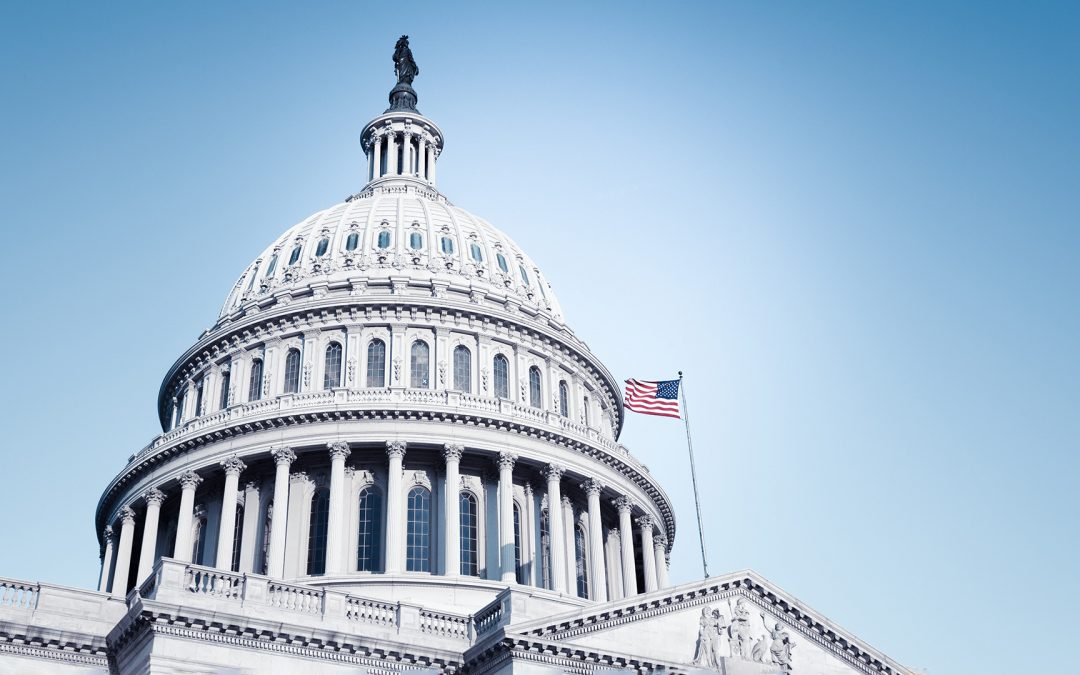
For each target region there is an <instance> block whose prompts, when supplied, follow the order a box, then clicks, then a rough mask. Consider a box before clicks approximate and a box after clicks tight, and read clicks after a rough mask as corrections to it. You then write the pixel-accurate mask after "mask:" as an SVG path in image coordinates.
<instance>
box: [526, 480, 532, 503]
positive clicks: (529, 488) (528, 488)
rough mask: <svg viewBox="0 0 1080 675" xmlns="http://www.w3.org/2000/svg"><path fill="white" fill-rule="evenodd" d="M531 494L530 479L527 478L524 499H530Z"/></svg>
mask: <svg viewBox="0 0 1080 675" xmlns="http://www.w3.org/2000/svg"><path fill="white" fill-rule="evenodd" d="M532 496H533V486H532V481H529V480H527V481H525V498H526V499H532Z"/></svg>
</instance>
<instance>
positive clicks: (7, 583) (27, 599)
mask: <svg viewBox="0 0 1080 675" xmlns="http://www.w3.org/2000/svg"><path fill="white" fill-rule="evenodd" d="M40 592H41V586H40V585H38V584H35V583H29V582H25V581H15V580H14V579H0V607H15V608H17V609H37V601H38V594H39V593H40Z"/></svg>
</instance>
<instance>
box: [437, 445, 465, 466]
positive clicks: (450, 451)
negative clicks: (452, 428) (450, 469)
mask: <svg viewBox="0 0 1080 675" xmlns="http://www.w3.org/2000/svg"><path fill="white" fill-rule="evenodd" d="M442 452H443V459H445V460H446V461H447V462H457V461H460V460H461V456H462V455H463V454H465V446H464V445H462V444H461V443H447V444H446V445H444V446H443V451H442Z"/></svg>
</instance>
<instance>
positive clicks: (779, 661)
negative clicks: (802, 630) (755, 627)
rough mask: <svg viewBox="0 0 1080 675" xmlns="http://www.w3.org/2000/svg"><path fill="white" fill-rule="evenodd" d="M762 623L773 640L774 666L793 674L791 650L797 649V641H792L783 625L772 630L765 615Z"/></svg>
mask: <svg viewBox="0 0 1080 675" xmlns="http://www.w3.org/2000/svg"><path fill="white" fill-rule="evenodd" d="M761 623H762V624H764V625H765V630H766V631H767V632H768V634H769V639H770V640H771V642H770V643H769V656H770V657H771V658H772V663H773V665H776V666H780V670H781V671H782V672H785V673H789V672H791V650H792V649H795V641H794V640H792V639H791V634H790V633H788V632H787V629H786V628H784V625H783V624H781V623H777V624H776V625H775V626H774V627H773V628H772V629H770V628H769V624H768V622H766V621H765V614H764V613H762V615H761Z"/></svg>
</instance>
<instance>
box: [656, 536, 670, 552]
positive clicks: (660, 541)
mask: <svg viewBox="0 0 1080 675" xmlns="http://www.w3.org/2000/svg"><path fill="white" fill-rule="evenodd" d="M652 545H653V548H655V549H656V550H658V551H660V552H664V551H666V550H667V537H666V536H664V535H662V534H658V535H656V536H655V537H653V540H652Z"/></svg>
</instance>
